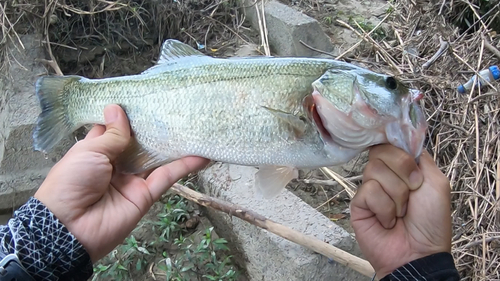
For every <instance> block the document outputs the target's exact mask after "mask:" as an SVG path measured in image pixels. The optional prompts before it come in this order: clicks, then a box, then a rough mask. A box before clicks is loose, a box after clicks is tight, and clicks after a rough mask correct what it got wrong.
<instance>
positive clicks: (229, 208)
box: [171, 183, 375, 277]
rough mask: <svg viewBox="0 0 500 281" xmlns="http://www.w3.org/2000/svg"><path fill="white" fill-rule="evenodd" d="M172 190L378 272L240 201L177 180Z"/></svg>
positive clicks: (349, 264)
mask: <svg viewBox="0 0 500 281" xmlns="http://www.w3.org/2000/svg"><path fill="white" fill-rule="evenodd" d="M171 190H172V191H173V192H175V193H177V194H178V195H180V196H182V197H184V198H186V199H188V200H190V201H193V202H195V203H197V204H199V205H202V206H205V207H209V208H211V209H214V210H217V211H222V212H224V213H226V214H229V215H231V216H235V217H237V218H240V219H242V220H244V221H247V222H249V223H251V224H253V225H255V226H258V227H260V228H262V229H265V230H267V231H269V232H272V233H274V234H276V235H278V236H280V237H282V238H285V239H287V240H289V241H291V242H294V243H296V244H299V245H301V246H304V247H306V248H308V249H310V250H312V251H314V252H316V253H319V254H322V255H324V256H326V257H328V258H331V259H333V260H334V261H336V262H338V263H340V264H342V265H344V266H347V267H349V268H351V269H353V270H355V271H357V272H359V273H361V274H363V275H365V276H368V277H373V276H374V275H375V270H374V269H373V267H372V266H371V265H370V263H369V262H368V261H366V260H364V259H361V258H359V257H357V256H355V255H352V254H350V253H348V252H345V251H343V250H341V249H339V248H336V247H334V246H332V245H330V244H328V243H325V242H323V241H321V240H319V239H317V238H314V237H312V236H308V235H304V234H302V233H300V232H298V231H296V230H293V229H291V228H289V227H286V226H284V225H281V224H279V223H276V222H274V221H272V220H269V219H267V218H265V217H264V216H262V215H259V214H257V213H255V212H253V211H251V210H248V209H245V208H243V207H241V206H238V205H236V204H232V203H229V202H225V201H222V200H220V199H217V198H213V197H210V196H208V195H205V194H201V193H199V192H196V191H194V190H192V189H190V188H188V187H186V186H183V185H181V184H178V183H175V184H174V185H173V186H172V188H171Z"/></svg>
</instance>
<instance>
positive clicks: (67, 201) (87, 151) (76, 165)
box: [34, 105, 209, 263]
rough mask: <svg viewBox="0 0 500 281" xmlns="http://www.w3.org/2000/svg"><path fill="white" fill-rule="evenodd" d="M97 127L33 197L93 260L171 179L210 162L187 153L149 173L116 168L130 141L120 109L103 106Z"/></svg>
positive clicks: (133, 223)
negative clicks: (101, 122)
mask: <svg viewBox="0 0 500 281" xmlns="http://www.w3.org/2000/svg"><path fill="white" fill-rule="evenodd" d="M104 117H105V120H106V126H101V125H96V126H95V127H94V128H93V129H92V130H91V131H90V132H89V133H88V134H87V136H86V137H85V139H84V140H82V141H79V142H78V143H76V144H75V145H74V146H73V147H72V148H71V149H70V150H69V151H68V152H67V153H66V155H65V156H64V157H63V158H62V159H61V160H60V161H59V162H58V163H57V164H56V165H54V167H53V168H52V169H51V171H50V172H49V174H48V175H47V177H46V179H45V181H44V182H43V183H42V185H41V186H40V188H39V190H38V191H37V192H36V194H35V195H34V197H35V198H37V199H38V200H40V201H41V202H42V203H43V204H44V205H45V206H46V207H47V208H48V209H49V210H50V211H52V213H54V215H55V216H56V217H57V218H58V219H59V220H60V221H61V223H63V224H64V225H65V226H66V227H67V228H68V230H69V231H70V232H71V233H73V235H74V236H75V237H76V238H77V239H78V241H79V242H80V243H81V244H82V245H83V247H84V248H85V249H86V250H87V252H88V253H89V255H90V257H91V259H92V262H94V263H95V262H96V261H98V260H99V259H101V258H102V257H104V256H105V255H106V254H108V253H109V252H111V251H112V250H113V249H114V248H115V247H116V246H117V245H118V244H120V243H122V242H123V240H124V239H125V238H126V237H127V236H128V235H129V234H130V232H131V231H132V230H133V229H134V228H135V227H136V225H137V223H138V222H139V220H140V219H141V218H142V217H143V216H144V215H145V214H146V213H147V212H148V210H149V208H150V207H151V206H152V205H153V203H154V202H155V201H157V200H158V199H159V198H160V197H161V195H162V194H163V193H165V192H166V191H167V190H168V189H169V188H170V187H171V186H172V185H173V184H174V183H175V182H177V181H178V180H179V179H181V178H183V177H184V176H186V175H188V174H189V173H191V172H195V171H197V170H199V169H201V168H203V167H204V166H205V165H207V164H208V161H209V160H207V159H204V158H199V157H186V158H183V159H179V160H177V161H174V162H172V163H169V164H167V165H165V166H162V167H160V168H157V169H156V170H154V171H153V172H152V173H150V175H149V176H147V177H146V176H145V175H142V176H140V175H125V174H118V173H116V172H114V169H113V161H114V160H115V159H116V158H117V157H118V155H119V154H120V153H121V152H123V150H124V149H125V148H126V146H127V144H128V143H129V141H130V136H131V135H130V134H131V132H130V126H129V122H128V119H127V116H126V115H125V112H124V111H123V110H122V109H121V107H119V106H117V105H111V106H108V107H106V108H105V110H104Z"/></svg>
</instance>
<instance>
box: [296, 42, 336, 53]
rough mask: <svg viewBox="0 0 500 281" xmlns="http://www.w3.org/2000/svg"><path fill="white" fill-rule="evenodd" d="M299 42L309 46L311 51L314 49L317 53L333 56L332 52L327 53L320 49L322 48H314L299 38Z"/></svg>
mask: <svg viewBox="0 0 500 281" xmlns="http://www.w3.org/2000/svg"><path fill="white" fill-rule="evenodd" d="M299 43H300V44H302V45H304V47H306V48H309V49H311V50H313V51H315V52H318V53H320V54H323V55H328V56H331V57H335V56H334V55H333V54H331V53H329V52H325V51H322V50H320V49H316V48H314V47H312V46H309V45H307V44H306V43H304V42H303V41H302V40H299Z"/></svg>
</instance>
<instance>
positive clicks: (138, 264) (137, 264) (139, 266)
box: [135, 259, 142, 271]
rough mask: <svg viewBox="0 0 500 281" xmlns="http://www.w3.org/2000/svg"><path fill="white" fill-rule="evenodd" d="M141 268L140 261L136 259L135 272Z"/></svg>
mask: <svg viewBox="0 0 500 281" xmlns="http://www.w3.org/2000/svg"><path fill="white" fill-rule="evenodd" d="M141 268H142V261H141V259H138V260H137V263H136V264H135V269H136V270H137V271H140V270H141Z"/></svg>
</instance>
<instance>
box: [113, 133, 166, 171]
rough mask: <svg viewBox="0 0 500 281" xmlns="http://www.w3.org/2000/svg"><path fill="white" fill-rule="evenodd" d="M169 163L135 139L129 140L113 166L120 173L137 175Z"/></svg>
mask: <svg viewBox="0 0 500 281" xmlns="http://www.w3.org/2000/svg"><path fill="white" fill-rule="evenodd" d="M170 161H171V160H170V159H167V158H166V157H162V156H161V155H160V154H158V153H156V152H152V151H149V150H148V149H147V148H145V147H144V146H142V145H141V144H140V143H139V142H138V141H137V140H136V139H135V138H131V139H130V143H129V145H128V146H127V148H126V149H125V150H124V151H123V152H122V153H121V154H120V156H118V158H117V159H116V160H115V163H116V165H115V166H116V170H117V171H118V172H120V173H125V174H139V173H142V172H145V171H147V170H150V169H152V168H156V167H159V166H161V165H163V164H166V163H168V162H170Z"/></svg>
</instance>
